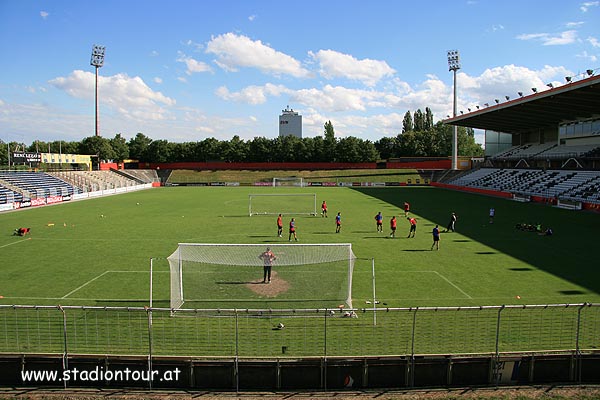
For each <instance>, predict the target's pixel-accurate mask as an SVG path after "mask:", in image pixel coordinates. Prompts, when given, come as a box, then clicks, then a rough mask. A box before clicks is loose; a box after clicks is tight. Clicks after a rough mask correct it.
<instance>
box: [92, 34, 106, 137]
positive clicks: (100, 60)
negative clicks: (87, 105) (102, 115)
mask: <svg viewBox="0 0 600 400" xmlns="http://www.w3.org/2000/svg"><path fill="white" fill-rule="evenodd" d="M105 50H106V47H105V46H99V45H97V44H95V45H94V47H93V48H92V59H91V61H90V65H93V66H94V67H96V136H100V120H99V118H98V68H100V67H101V66H103V65H104V51H105Z"/></svg>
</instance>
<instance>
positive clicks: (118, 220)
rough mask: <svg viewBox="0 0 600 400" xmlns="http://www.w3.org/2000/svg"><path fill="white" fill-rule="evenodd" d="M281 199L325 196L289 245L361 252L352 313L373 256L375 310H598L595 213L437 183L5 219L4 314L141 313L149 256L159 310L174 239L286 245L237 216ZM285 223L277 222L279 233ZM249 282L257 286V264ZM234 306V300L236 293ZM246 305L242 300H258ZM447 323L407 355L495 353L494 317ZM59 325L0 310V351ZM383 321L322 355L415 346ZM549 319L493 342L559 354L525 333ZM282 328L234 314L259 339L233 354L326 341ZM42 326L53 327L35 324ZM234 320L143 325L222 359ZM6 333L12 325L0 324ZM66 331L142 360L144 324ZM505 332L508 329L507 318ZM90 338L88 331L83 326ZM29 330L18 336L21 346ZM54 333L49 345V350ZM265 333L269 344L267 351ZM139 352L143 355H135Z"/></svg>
mask: <svg viewBox="0 0 600 400" xmlns="http://www.w3.org/2000/svg"><path fill="white" fill-rule="evenodd" d="M289 192H301V193H316V194H317V202H318V204H320V202H321V201H322V200H327V203H328V205H329V218H322V217H320V216H317V217H314V216H298V217H296V219H297V228H298V238H299V243H351V244H352V248H353V251H354V253H355V254H356V256H357V257H359V259H358V260H357V261H356V264H355V269H354V274H353V289H352V297H353V304H354V307H357V308H362V307H372V306H371V305H369V304H368V303H367V301H371V300H372V299H373V292H372V291H373V280H372V273H371V259H374V260H375V269H376V289H377V298H378V300H379V301H380V302H381V306H384V307H423V306H485V305H502V304H551V303H581V302H593V303H598V302H600V296H599V293H600V279H599V278H600V272H599V270H598V268H597V266H596V265H595V263H594V260H596V259H597V249H595V247H594V245H593V241H594V239H595V235H596V232H597V228H598V226H599V222H600V216H599V215H597V214H592V213H587V212H574V211H567V210H562V209H556V208H551V207H548V206H545V205H540V204H525V203H517V202H512V201H509V200H502V199H496V198H490V197H485V196H479V195H471V194H464V193H459V192H453V191H447V190H442V189H436V188H432V187H402V188H356V189H354V188H337V187H336V188H303V189H284V188H277V189H274V188H249V187H235V188H225V187H211V188H202V187H174V188H156V189H151V190H145V191H140V192H133V193H128V194H123V195H118V196H110V197H103V198H98V199H93V200H86V201H78V202H72V203H67V204H61V205H56V206H49V207H43V208H38V209H30V210H23V211H19V212H11V213H5V214H2V215H1V216H0V220H1V221H2V223H1V226H2V230H3V232H4V234H3V235H2V236H1V239H0V254H1V259H2V266H1V268H0V296H2V298H0V304H26V305H58V304H60V305H86V306H102V307H109V306H144V305H148V299H149V278H150V275H149V264H150V258H157V260H156V261H155V262H154V269H155V273H154V274H153V280H154V292H153V296H154V306H158V307H168V304H169V274H168V265H167V263H166V261H165V260H164V258H165V257H167V256H169V255H170V254H171V253H172V252H173V251H174V250H175V249H176V248H177V243H180V242H188V243H189V242H191V243H194V242H195V243H254V244H273V243H289V242H288V240H287V234H286V232H285V231H284V237H283V238H279V237H277V235H276V228H275V217H274V216H253V217H248V194H250V193H289ZM404 201H408V202H410V203H411V210H412V215H413V216H415V217H416V218H417V219H418V229H417V234H416V237H415V238H410V239H409V238H407V237H406V235H407V234H408V230H409V224H408V221H406V219H405V218H404V217H403V215H404V213H403V211H402V209H401V207H402V204H403V203H404ZM138 203H139V204H138ZM492 206H493V207H495V209H496V219H495V221H494V223H493V224H490V223H489V221H488V210H489V208H490V207H492ZM378 211H381V212H382V214H383V215H384V232H383V233H377V232H376V229H375V220H374V216H375V214H376V213H377V212H378ZM337 212H341V213H342V223H343V224H342V231H341V233H339V234H336V233H335V222H334V216H335V214H337ZM451 212H456V213H457V215H458V222H457V225H456V229H457V232H456V233H443V234H442V240H441V245H440V250H439V251H431V250H430V248H431V244H432V238H431V230H432V228H433V227H434V225H435V224H439V225H440V227H442V228H444V227H445V226H446V224H447V223H448V220H449V217H450V213H451ZM392 215H396V216H397V217H398V232H397V235H396V238H394V239H392V238H390V237H389V224H388V221H389V219H390V217H391V216H392ZM287 221H289V217H287V216H286V218H285V219H284V224H287ZM521 222H528V223H537V222H539V223H541V224H543V225H545V226H551V227H552V228H553V230H554V235H553V236H551V237H545V236H539V235H537V234H535V233H531V232H522V231H518V230H516V229H515V228H514V227H515V224H517V223H521ZM20 226H25V227H31V229H32V233H31V235H30V236H26V237H18V236H12V231H13V230H14V229H15V228H17V227H20ZM256 275H257V278H259V277H261V275H262V268H261V270H258V271H257V272H256ZM244 279H250V278H249V277H248V278H244ZM209 283H210V282H209ZM208 286H210V284H209V285H208ZM305 287H306V289H305V291H308V292H310V293H309V294H308V295H307V296H306V297H307V298H310V299H312V300H311V301H310V302H307V303H306V304H305V305H306V306H307V307H311V308H312V307H314V308H318V307H332V306H333V307H335V304H330V302H327V301H323V302H322V304H320V302H319V299H321V298H322V293H321V292H320V289H319V288H318V285H305ZM209 290H211V289H210V287H208V288H207V289H206V291H207V293H206V294H205V297H206V298H207V299H209V298H210V297H211V296H210V293H208V291H209ZM215 290H220V289H219V288H215ZM236 290H239V288H238V289H236ZM244 295H245V294H243V293H242V294H240V293H238V294H236V297H237V296H239V297H243V296H244ZM246 295H248V296H249V298H250V299H251V298H252V295H253V294H252V293H251V292H248V293H246ZM517 296H519V297H517ZM284 297H285V296H284V295H282V298H284ZM261 301H262V302H259V303H252V304H257V305H259V306H263V305H264V306H266V307H271V308H277V307H278V299H277V298H273V299H266V300H265V299H262V300H261ZM202 305H203V304H202V303H200V306H202ZM204 305H205V306H206V307H209V308H238V307H246V306H247V303H242V304H237V303H236V301H222V302H221V301H219V300H218V299H216V300H215V299H213V300H212V301H209V302H206V303H205V304H204ZM298 305H299V307H300V306H302V305H303V304H302V303H299V304H298ZM257 308H258V307H257ZM573 310H574V311H575V308H574V309H573ZM512 312H513V311H511V313H512ZM444 313H446V314H445V315H446V317H447V322H446V325H445V328H443V329H442V331H441V332H437V330H439V329H441V328H440V327H439V326H438V325H437V324H436V323H435V318H433V314H431V315H429V316H427V317H426V318H425V319H420V320H419V321H422V325H419V332H418V333H419V338H420V339H419V340H420V342H419V343H418V344H417V346H415V350H416V351H421V352H424V353H428V352H463V351H467V352H476V351H486V352H488V351H493V350H494V333H495V328H496V324H495V321H496V316H497V311H493V310H491V311H490V310H482V311H481V313H480V315H478V316H477V318H476V320H473V319H463V318H466V317H467V316H466V315H462V314H461V315H459V314H455V315H450V313H447V312H444ZM51 314H54V315H53V316H52V315H51ZM57 314H58V311H48V310H45V309H44V310H35V311H27V312H25V311H18V310H15V311H14V312H13V313H10V312H4V313H0V325H2V326H4V328H2V327H0V331H1V332H3V333H2V335H0V336H2V338H0V351H2V352H7V351H13V350H14V351H16V350H19V351H42V350H43V351H48V352H54V351H58V352H60V351H62V350H61V345H60V339H61V337H62V336H61V333H60V332H61V331H60V329H61V326H62V320H61V319H60V318H58V319H57V318H56V316H57ZM73 314H74V315H75V316H73ZM506 314H508V315H510V313H508V312H507V313H506ZM195 315H196V317H197V316H198V315H199V314H195ZM202 315H204V314H202ZM438 316H440V314H438ZM446 317H444V318H446ZM378 318H379V319H378V321H379V322H378V325H377V328H374V326H373V324H372V321H371V319H370V317H368V318H363V317H361V316H359V318H357V319H352V320H351V322H349V320H347V319H332V320H331V322H330V326H331V327H338V329H333V330H331V331H329V333H328V338H327V341H328V351H329V352H330V353H331V354H334V353H336V354H363V355H369V354H405V353H406V352H407V351H410V350H411V348H410V347H411V342H410V332H402V333H399V332H400V331H402V329H399V327H409V326H410V323H411V321H412V314H411V313H408V312H404V313H402V312H401V313H395V314H394V315H392V313H388V316H387V317H386V315H385V313H381V314H378ZM419 318H421V317H419ZM552 318H553V317H549V316H548V315H547V314H544V313H543V312H542V311H540V312H537V311H536V312H533V313H531V314H529V315H528V317H527V318H523V319H521V320H519V321H518V322H515V325H514V326H513V327H512V328H511V329H510V330H509V331H507V332H506V336H505V337H503V340H502V342H501V343H500V345H501V346H504V345H506V349H510V350H511V351H512V350H514V349H518V350H522V351H525V350H539V349H548V348H555V347H557V346H558V347H560V346H563V345H564V346H565V347H566V348H572V347H573V343H571V342H569V343H567V344H564V343H562V342H561V343H558V342H560V341H562V340H564V338H562V337H558V336H559V335H555V337H552V338H551V339H550V340H554V341H556V342H552V343H548V342H543V343H533V342H532V337H531V332H530V333H528V334H525V333H524V332H525V331H526V330H535V329H538V326H539V327H540V328H539V329H548V321H551V320H552ZM17 319H18V320H19V321H23V322H22V324H23V326H21V325H19V324H16V325H11V324H13V321H14V320H17ZM92 319H93V320H94V321H93V323H92V321H91V320H92ZM576 319H577V314H576V312H575V313H571V314H570V316H569V317H567V318H566V319H565V318H562V317H561V318H559V319H558V320H557V323H563V324H565V325H569V326H570V327H569V330H572V329H571V328H572V326H573V324H574V323H575V322H576ZM47 320H48V321H47ZM100 320H101V322H100ZM277 320H278V319H277V318H275V317H273V318H262V319H257V318H252V316H248V317H246V318H241V319H240V321H239V328H238V329H239V332H240V333H241V336H240V337H248V338H250V337H254V338H256V337H258V338H259V339H258V340H248V341H247V342H246V341H243V342H242V343H241V344H240V348H239V350H240V354H242V355H243V354H247V355H264V356H269V355H273V354H279V355H281V353H280V351H281V350H280V349H281V343H284V342H285V343H286V345H289V346H290V350H289V352H288V354H290V355H294V356H297V355H315V354H320V352H321V350H322V346H323V343H324V341H323V338H322V335H321V333H320V332H321V329H322V327H323V319H322V317H320V315H315V318H312V319H309V318H299V319H294V318H290V319H286V320H285V321H286V325H287V327H288V328H290V329H288V328H286V331H285V333H281V334H280V333H277V332H276V331H271V330H270V327H271V326H273V324H274V323H275V322H276V321H277ZM40 321H42V322H40ZM182 321H185V322H182ZM448 321H450V322H448ZM544 321H545V322H544ZM448 323H449V324H450V325H448ZM36 324H37V325H36ZM44 324H45V325H48V326H50V327H48V326H46V327H43V329H42V328H40V325H44ZM232 324H233V320H232V319H231V318H229V319H227V318H214V316H210V315H207V316H206V317H200V318H187V319H185V318H181V319H179V318H172V317H170V316H169V313H168V312H163V313H157V314H156V315H155V317H154V326H155V328H154V329H155V331H154V335H155V340H156V350H155V351H156V353H157V354H198V355H222V354H231V351H232V346H233V345H232V343H233V342H232V341H233V340H234V339H233V335H234V333H233V331H232V328H231V327H232ZM348 324H352V326H353V327H352V329H348ZM420 324H421V322H420ZM538 324H539V325H538ZM595 324H596V325H594V324H590V325H589V326H588V327H587V328H586V329H587V330H589V332H592V333H591V336H590V338H592V337H593V331H594V329H596V328H595V327H597V324H598V321H596V322H595ZM9 325H10V326H11V327H13V328H6V326H9ZM25 325H27V329H24V326H25ZM68 326H69V338H76V339H72V340H76V344H75V345H73V344H71V345H70V349H71V350H72V351H79V352H93V353H105V352H108V353H110V352H115V353H126V354H138V352H140V351H141V352H142V354H143V345H144V341H145V337H147V334H145V333H144V328H145V327H147V322H146V317H145V314H143V313H137V314H135V315H134V314H132V313H129V312H127V311H123V310H116V311H107V312H106V313H103V314H102V313H97V312H91V311H86V310H81V311H77V312H76V311H72V314H71V316H70V317H69V319H68ZM132 326H133V327H138V328H139V329H137V328H135V329H134V328H132ZM504 326H508V327H511V325H510V323H507V325H503V327H504ZM594 326H595V327H594ZM90 327H93V329H94V332H90V331H89V330H91V329H92V328H90ZM459 327H460V328H459ZM291 328H297V329H291ZM12 329H14V330H19V329H20V331H19V332H13V331H12ZM36 329H37V330H38V332H39V331H41V332H50V333H45V334H39V337H38V339H37V340H38V341H39V343H38V342H36V341H35V340H34V339H30V338H29V336H30V335H31V336H34V334H33V333H31V332H33V331H35V330H36ZM330 329H331V328H330ZM374 329H377V330H379V331H375V330H374ZM188 330H189V331H190V332H196V334H197V332H200V331H202V332H208V333H206V335H208V339H207V337H204V336H203V337H199V338H197V339H195V340H192V339H190V338H189V337H188V336H186V335H187V334H188V333H186V331H188ZM25 331H27V340H24V339H23V336H22V335H23V332H25ZM11 332H12V333H11ZM212 332H218V334H216V333H212ZM224 332H225V333H224ZM436 332H437V333H436ZM438 333H439V335H438ZM13 334H14V335H15V336H18V337H19V340H18V341H14V340H13V339H12V338H11V335H13ZM400 334H402V335H403V336H402V337H401V338H400V337H399V338H398V339H397V340H392V341H390V340H389V339H390V338H391V337H392V335H400ZM53 335H56V338H54V339H48V338H52V337H53ZM261 335H266V336H267V337H266V338H263V339H264V340H263V339H260V338H261V337H262V336H261ZM275 335H280V336H275ZM282 335H285V340H284V339H283V337H284V336H282ZM407 335H408V336H407ZM465 335H467V336H469V338H466V337H465ZM200 336H201V335H200ZM470 336H473V337H472V338H471V337H470ZM40 337H42V339H40ZM178 338H180V339H181V340H178ZM182 338H185V339H182ZM336 338H339V339H340V340H336ZM280 339H281V340H280ZM442 339H443V340H442ZM466 339H471V340H470V341H469V343H471V344H470V345H468V346H465V345H463V341H464V340H466ZM30 340H31V342H29V341H30ZM48 340H50V342H51V343H48V342H47V341H48ZM568 340H572V338H571V339H568ZM586 340H587V339H586ZM17 342H18V343H17ZM584 342H585V341H584V340H582V342H581V343H580V344H582V345H583V344H584ZM432 343H433V344H435V345H433V344H432ZM140 345H141V346H142V350H139V349H137V347H135V346H140ZM585 345H586V346H588V345H589V346H588V347H595V346H597V345H598V343H595V342H594V343H591V342H589V343H588V342H586V343H585ZM336 346H337V347H339V348H336ZM349 346H350V347H349ZM349 348H351V349H352V350H348V349H349ZM501 348H503V347H501ZM561 348H562V347H561ZM136 349H137V350H136ZM294 349H296V350H295V351H293V350H294Z"/></svg>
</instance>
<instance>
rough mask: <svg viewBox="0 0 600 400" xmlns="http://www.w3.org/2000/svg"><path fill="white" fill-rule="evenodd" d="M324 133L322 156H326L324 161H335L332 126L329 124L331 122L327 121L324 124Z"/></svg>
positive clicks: (334, 141) (334, 140) (334, 142)
mask: <svg viewBox="0 0 600 400" xmlns="http://www.w3.org/2000/svg"><path fill="white" fill-rule="evenodd" d="M324 128H325V133H324V135H323V136H324V137H325V140H324V141H323V145H324V149H323V154H324V155H326V159H325V161H329V162H331V161H336V159H335V156H336V154H335V145H336V139H335V131H334V129H333V124H332V123H331V121H327V122H325V126H324Z"/></svg>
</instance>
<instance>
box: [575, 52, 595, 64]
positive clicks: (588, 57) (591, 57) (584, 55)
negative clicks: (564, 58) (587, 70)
mask: <svg viewBox="0 0 600 400" xmlns="http://www.w3.org/2000/svg"><path fill="white" fill-rule="evenodd" d="M577 57H579V58H583V59H584V60H590V61H591V62H596V61H598V57H596V56H595V55H593V54H589V53H588V52H587V51H585V50H584V51H582V52H581V53H579V54H577Z"/></svg>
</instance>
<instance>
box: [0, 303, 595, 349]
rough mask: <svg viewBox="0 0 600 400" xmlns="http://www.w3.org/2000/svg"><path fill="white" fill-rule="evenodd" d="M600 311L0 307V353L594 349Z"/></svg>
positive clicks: (570, 307)
mask: <svg viewBox="0 0 600 400" xmlns="http://www.w3.org/2000/svg"><path fill="white" fill-rule="evenodd" d="M599 332H600V304H591V303H583V304H556V305H523V306H482V307H422V308H389V309H387V308H386V309H382V308H378V309H356V310H351V311H348V310H340V309H335V310H329V309H312V310H310V309H302V310H239V309H238V310H231V309H229V310H201V309H198V310H177V311H175V312H174V311H173V310H171V309H165V308H152V309H151V308H143V307H77V306H64V307H60V306H56V307H55V306H6V305H2V306H0V353H11V354H15V353H17V354H62V355H69V354H101V355H136V356H151V357H152V356H190V357H205V358H219V357H229V358H232V357H235V358H281V357H284V358H285V357H290V358H302V357H355V356H414V355H436V354H500V353H519V352H557V351H570V352H573V351H575V352H582V351H586V350H598V349H600V334H599Z"/></svg>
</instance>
